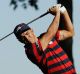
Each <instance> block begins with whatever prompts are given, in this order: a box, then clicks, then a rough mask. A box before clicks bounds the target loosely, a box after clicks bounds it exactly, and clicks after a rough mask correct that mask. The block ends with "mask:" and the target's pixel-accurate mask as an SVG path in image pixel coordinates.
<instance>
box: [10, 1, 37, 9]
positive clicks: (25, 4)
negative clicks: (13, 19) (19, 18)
mask: <svg viewBox="0 0 80 74" xmlns="http://www.w3.org/2000/svg"><path fill="white" fill-rule="evenodd" d="M27 2H28V3H29V5H30V6H32V7H34V8H35V9H36V10H37V9H38V5H37V2H38V0H28V1H27V0H11V2H10V5H11V6H12V5H13V6H14V7H13V9H14V10H16V8H17V7H18V4H19V3H22V7H23V8H24V9H26V8H27V5H28V4H27Z"/></svg>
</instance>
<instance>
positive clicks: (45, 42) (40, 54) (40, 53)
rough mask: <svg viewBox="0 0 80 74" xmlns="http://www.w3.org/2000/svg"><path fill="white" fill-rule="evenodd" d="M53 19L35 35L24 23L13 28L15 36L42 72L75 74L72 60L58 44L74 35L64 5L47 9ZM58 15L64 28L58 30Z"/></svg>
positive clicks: (45, 73) (47, 73)
mask: <svg viewBox="0 0 80 74" xmlns="http://www.w3.org/2000/svg"><path fill="white" fill-rule="evenodd" d="M48 12H49V13H51V14H52V15H54V16H55V17H54V19H53V21H52V23H51V24H50V26H49V28H48V29H47V31H46V32H45V33H43V34H41V35H40V36H39V37H36V36H35V34H34V32H33V30H32V29H31V28H30V27H29V26H27V25H26V24H25V23H21V24H19V25H17V26H16V27H15V29H14V34H15V36H16V38H17V39H18V40H19V41H20V42H22V43H24V44H25V46H24V48H25V53H26V55H27V57H28V58H29V60H31V61H32V62H33V63H34V64H36V65H37V66H38V67H39V68H40V69H41V71H42V72H43V73H44V74H76V72H75V69H74V67H73V64H72V62H71V61H70V60H69V58H68V56H67V54H66V53H65V52H64V50H63V49H62V48H61V47H60V45H59V44H58V42H59V41H61V40H65V39H67V38H69V37H72V36H73V35H74V28H73V25H72V22H71V20H70V18H69V15H68V13H67V10H66V8H65V7H64V6H62V7H61V5H59V4H58V5H55V6H54V7H51V8H50V9H49V10H48ZM60 15H61V16H62V17H63V20H64V25H65V26H66V29H64V30H58V28H59V20H60Z"/></svg>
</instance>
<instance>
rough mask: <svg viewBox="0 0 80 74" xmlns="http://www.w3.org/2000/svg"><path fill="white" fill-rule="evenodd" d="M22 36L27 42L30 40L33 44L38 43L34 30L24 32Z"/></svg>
mask: <svg viewBox="0 0 80 74" xmlns="http://www.w3.org/2000/svg"><path fill="white" fill-rule="evenodd" d="M21 36H23V37H25V38H26V40H28V41H29V42H31V43H34V42H36V40H37V37H36V36H35V34H34V32H33V30H32V29H29V30H27V31H25V32H23V33H22V34H21Z"/></svg>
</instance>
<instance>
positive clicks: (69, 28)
mask: <svg viewBox="0 0 80 74" xmlns="http://www.w3.org/2000/svg"><path fill="white" fill-rule="evenodd" d="M61 15H62V17H63V20H64V22H63V23H64V25H65V26H66V29H65V30H60V31H59V40H65V39H67V38H69V37H72V36H73V35H74V27H73V24H72V22H71V20H70V17H69V15H68V12H67V10H65V11H64V12H63V13H61Z"/></svg>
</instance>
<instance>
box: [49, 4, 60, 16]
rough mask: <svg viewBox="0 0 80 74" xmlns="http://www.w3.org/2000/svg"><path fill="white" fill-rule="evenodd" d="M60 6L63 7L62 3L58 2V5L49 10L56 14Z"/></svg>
mask: <svg viewBox="0 0 80 74" xmlns="http://www.w3.org/2000/svg"><path fill="white" fill-rule="evenodd" d="M60 7H61V4H57V5H55V6H53V7H51V8H49V10H48V12H50V13H51V14H52V15H56V13H57V12H58V11H60Z"/></svg>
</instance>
